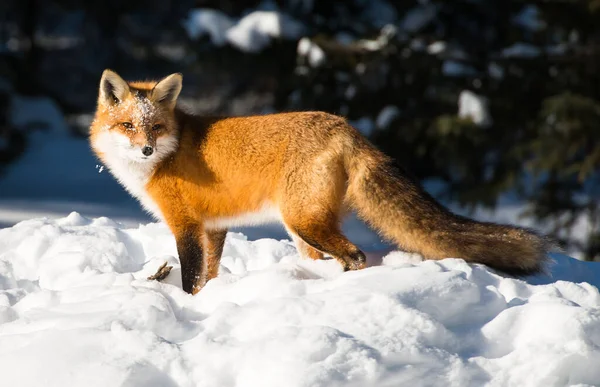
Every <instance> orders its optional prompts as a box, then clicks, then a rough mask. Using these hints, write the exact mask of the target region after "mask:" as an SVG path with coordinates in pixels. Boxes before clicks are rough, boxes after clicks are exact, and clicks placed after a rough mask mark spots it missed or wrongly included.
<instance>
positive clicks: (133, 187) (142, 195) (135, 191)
mask: <svg viewBox="0 0 600 387" xmlns="http://www.w3.org/2000/svg"><path fill="white" fill-rule="evenodd" d="M105 162H106V166H107V167H108V169H109V170H110V172H111V173H112V174H113V176H114V177H115V178H116V179H117V180H118V181H119V183H121V185H122V186H123V187H124V188H125V189H126V190H127V192H129V193H130V194H131V195H132V196H133V197H135V198H136V199H137V200H139V202H140V204H141V205H142V207H143V208H144V209H145V210H146V211H147V212H148V213H149V214H150V215H152V216H154V217H155V218H156V219H157V220H164V219H163V215H162V213H161V211H160V209H159V208H158V205H157V204H156V203H155V202H154V200H152V198H151V197H150V195H149V194H148V192H147V191H146V184H148V181H149V180H150V178H151V177H152V173H154V168H155V167H156V165H155V164H154V163H138V162H133V161H129V160H117V161H113V160H110V159H107V160H106V161H105Z"/></svg>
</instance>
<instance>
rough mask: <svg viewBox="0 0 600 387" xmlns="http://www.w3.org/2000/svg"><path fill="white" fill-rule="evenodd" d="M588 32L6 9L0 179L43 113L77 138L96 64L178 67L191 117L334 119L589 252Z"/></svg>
mask: <svg viewBox="0 0 600 387" xmlns="http://www.w3.org/2000/svg"><path fill="white" fill-rule="evenodd" d="M599 26H600V0H581V1H577V0H545V1H510V0H471V1H466V0H463V1H459V0H457V1H436V0H430V1H427V0H420V1H410V0H406V1H393V0H346V1H316V0H278V1H274V0H273V1H267V0H263V1H259V0H239V1H234V0H195V1H194V0H179V1H176V0H148V1H140V0H132V1H121V0H102V1H99V0H54V1H53V0H2V2H1V3H0V182H1V180H2V173H3V171H4V172H6V171H8V170H9V169H10V168H11V165H14V164H15V163H16V162H18V160H19V158H20V157H22V155H23V153H24V152H27V150H28V146H30V141H29V139H30V137H31V136H32V133H33V132H35V131H43V130H44V125H43V122H44V120H45V119H46V118H47V116H48V115H49V114H50V115H52V114H55V115H56V114H59V115H60V116H61V117H64V120H65V121H64V122H65V123H66V124H67V128H68V129H67V130H68V131H69V132H70V134H71V135H72V136H80V137H85V136H86V133H87V130H88V125H89V122H90V120H91V114H92V113H93V110H94V107H95V100H96V92H97V85H98V82H99V79H100V75H101V72H102V70H103V69H105V68H112V69H114V70H116V71H117V72H119V73H120V74H121V75H122V76H123V77H124V78H126V79H140V78H142V79H143V78H160V77H162V76H165V75H167V74H169V73H172V72H182V73H183V74H184V89H183V94H182V98H183V100H184V101H185V102H186V103H188V104H191V105H193V107H194V109H195V110H197V111H200V112H206V113H211V114H214V113H219V114H232V115H242V114H264V113H269V112H276V111H286V110H310V109H319V110H325V111H328V112H332V113H336V114H340V115H343V116H346V117H347V118H348V120H349V121H350V122H351V123H352V124H353V125H354V126H355V127H357V128H358V129H359V130H361V131H362V132H363V133H364V134H365V135H367V136H368V137H369V138H370V139H371V140H372V141H373V142H374V143H375V144H376V145H377V146H378V147H379V148H380V149H382V150H384V151H385V152H386V153H388V154H389V155H391V156H392V157H394V158H395V159H396V160H397V161H398V162H399V163H400V164H401V165H403V166H405V167H406V168H407V169H408V170H410V171H411V172H412V173H413V174H414V175H415V176H416V177H417V178H419V179H421V181H423V182H424V184H425V186H426V187H427V188H428V189H430V190H432V191H435V192H434V193H435V195H436V196H437V197H438V198H440V199H441V200H443V201H444V202H445V203H454V204H455V205H458V206H462V207H466V208H476V207H480V206H487V207H491V208H493V207H494V206H497V205H498V204H499V203H502V202H514V203H519V204H520V205H521V207H520V208H521V209H522V210H521V215H522V216H523V217H526V218H528V219H532V221H533V222H534V223H535V224H539V225H542V228H543V229H544V230H546V231H548V232H550V233H552V234H553V235H554V236H556V237H557V238H559V239H560V241H561V242H563V243H564V244H565V246H567V247H569V248H570V249H574V250H576V251H579V252H581V256H582V257H584V258H585V259H588V260H594V259H600V208H599V203H600V202H599V199H598V198H599V197H600V196H599V194H600V180H599V173H598V166H599V165H600V71H599V70H600V27H599ZM32 106H36V107H37V108H36V109H37V110H36V111H38V114H37V115H34V116H35V117H37V118H36V119H37V121H36V120H35V119H23V116H27V115H28V114H29V113H28V112H33V110H34V109H33V107H32ZM23 111H24V112H25V113H23ZM40 111H41V112H43V113H39V112H40ZM17 112H18V113H17ZM57 112H58V113H57ZM32 115H33V113H32ZM23 178H27V177H26V176H24V177H23ZM57 184H59V183H58V182H57ZM498 211H502V207H501V206H499V207H498ZM578 222H583V223H584V224H585V227H584V228H583V229H582V228H579V229H578V230H580V231H578V232H577V233H574V232H572V230H573V229H574V227H573V226H574V225H575V224H576V223H578ZM581 230H583V231H581Z"/></svg>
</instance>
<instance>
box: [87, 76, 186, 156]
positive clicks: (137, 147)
mask: <svg viewBox="0 0 600 387" xmlns="http://www.w3.org/2000/svg"><path fill="white" fill-rule="evenodd" d="M181 81H182V77H181V74H171V75H169V76H167V77H165V78H163V79H161V80H160V81H158V82H129V83H128V82H126V81H124V80H123V79H122V78H121V77H120V76H119V75H117V74H116V73H115V72H113V71H111V70H104V73H103V74H102V79H101V80H100V89H99V93H98V106H97V109H96V115H95V118H94V121H93V123H92V126H91V143H92V148H93V149H94V151H96V153H98V154H99V155H100V156H101V158H102V159H110V160H111V161H114V162H116V161H118V160H123V161H129V162H135V163H149V164H155V163H156V162H158V161H160V160H162V159H164V157H165V156H167V155H169V154H170V153H172V152H174V151H175V149H176V148H177V145H178V135H177V130H178V129H177V127H176V123H175V116H174V109H175V104H176V102H177V97H178V96H179V92H180V91H181Z"/></svg>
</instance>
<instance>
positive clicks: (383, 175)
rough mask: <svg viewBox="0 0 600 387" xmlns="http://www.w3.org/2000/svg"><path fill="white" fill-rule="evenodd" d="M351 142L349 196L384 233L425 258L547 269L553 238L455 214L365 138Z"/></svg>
mask: <svg viewBox="0 0 600 387" xmlns="http://www.w3.org/2000/svg"><path fill="white" fill-rule="evenodd" d="M352 142H353V144H352V147H351V149H352V154H349V155H348V156H347V157H346V160H345V164H346V170H347V173H348V177H349V184H348V193H347V198H348V200H349V203H350V205H351V206H352V207H353V209H354V210H356V211H357V212H358V215H359V216H360V217H361V218H362V219H363V220H365V221H366V222H367V223H368V224H369V225H371V227H373V228H374V229H376V230H378V231H379V232H380V234H381V235H382V236H383V237H385V238H387V239H388V240H390V241H392V242H395V243H396V244H397V245H398V246H399V247H400V248H402V249H403V250H406V251H410V252H415V253H419V254H421V255H423V257H424V258H426V259H442V258H463V259H465V260H466V261H468V262H476V263H483V264H485V265H487V266H489V267H492V268H494V269H497V270H500V271H503V272H505V273H507V274H511V275H526V274H532V273H535V272H539V271H540V270H542V269H543V264H544V261H545V260H546V257H547V250H548V248H549V246H550V242H549V240H548V239H546V238H544V237H542V236H539V235H537V234H536V233H534V232H533V231H531V230H527V229H524V228H519V227H514V226H507V225H499V224H493V223H484V222H477V221H474V220H471V219H468V218H465V217H462V216H459V215H456V214H453V213H452V212H450V211H449V210H447V209H446V208H444V207H443V206H442V205H440V204H439V203H438V202H436V201H435V200H434V199H433V198H432V197H431V196H430V195H429V194H428V193H427V192H425V191H424V190H423V189H422V188H421V187H420V186H419V185H418V184H417V183H415V182H414V181H413V180H412V179H411V178H410V177H408V176H407V175H406V174H405V173H403V172H401V171H400V170H398V169H396V168H395V167H394V166H393V165H392V163H391V162H390V159H389V158H387V157H386V156H385V155H383V154H382V153H381V152H379V151H378V150H376V149H375V148H373V147H372V146H371V145H370V144H369V143H367V142H366V141H365V140H363V139H361V138H354V139H353V140H352Z"/></svg>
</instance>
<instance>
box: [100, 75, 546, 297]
mask: <svg viewBox="0 0 600 387" xmlns="http://www.w3.org/2000/svg"><path fill="white" fill-rule="evenodd" d="M180 89H181V78H180V77H178V76H170V77H167V78H165V79H164V80H162V81H160V82H158V83H157V82H134V83H129V84H126V83H125V82H124V81H122V80H121V79H120V77H118V76H117V75H116V74H114V73H112V72H105V74H104V75H103V80H102V81H101V86H100V96H99V102H98V109H97V112H96V117H95V120H94V123H93V124H92V127H91V136H90V138H91V144H92V148H93V149H94V150H95V152H96V153H97V155H98V157H99V158H100V159H101V160H103V161H104V162H105V163H107V165H108V166H109V169H110V170H111V172H112V173H113V174H115V176H116V177H117V178H118V179H119V181H121V182H122V183H123V184H124V185H125V186H126V188H127V189H128V190H129V191H130V192H131V193H132V194H133V195H134V196H136V197H137V198H138V199H139V200H140V201H141V202H142V204H143V205H144V206H145V207H146V208H149V209H150V210H151V211H153V213H154V214H155V215H157V216H160V217H162V218H163V219H164V221H165V222H166V223H167V224H168V225H169V227H170V228H171V230H172V232H173V234H174V235H175V238H176V240H177V249H178V252H179V255H180V260H181V264H182V276H183V287H184V289H185V290H186V291H188V292H192V293H196V292H197V291H199V290H200V289H201V288H202V286H203V285H204V284H205V283H206V281H208V280H209V279H211V278H214V277H215V276H216V275H217V270H218V263H219V259H220V255H221V252H222V248H223V243H224V239H225V233H226V229H227V227H228V225H231V224H236V225H237V224H238V222H246V223H247V222H250V223H253V222H259V221H265V220H271V218H277V219H279V220H280V221H282V222H283V223H284V224H285V226H286V228H287V229H288V231H289V232H290V234H291V235H292V236H293V238H294V240H296V241H297V245H298V249H299V251H300V252H301V254H302V255H303V256H307V257H310V258H313V259H319V258H322V256H323V253H326V254H329V255H331V256H333V257H334V258H336V259H337V260H338V261H340V263H341V264H342V265H343V267H344V268H345V269H360V268H363V267H364V266H365V256H364V254H363V253H362V252H361V251H360V250H359V249H358V248H357V247H356V246H355V245H353V244H352V243H351V242H350V241H348V239H347V238H346V237H345V236H344V235H343V234H342V233H341V231H340V221H341V218H342V216H343V213H344V212H345V210H346V208H347V207H348V206H349V207H350V208H353V209H355V210H357V211H358V213H359V215H360V216H361V217H362V218H363V219H365V220H366V221H367V222H369V223H370V224H371V225H372V226H373V227H374V228H375V229H377V230H379V231H380V232H381V234H382V235H383V236H385V237H387V238H388V239H390V240H391V241H393V242H395V243H397V244H398V245H399V246H402V247H404V248H405V249H407V250H410V251H414V252H419V253H421V254H423V255H424V256H425V257H426V258H430V259H440V258H445V257H462V258H465V259H467V260H470V261H472V262H483V263H486V264H488V265H490V266H492V267H496V268H499V269H501V270H505V271H508V272H515V273H521V272H531V271H536V270H538V269H539V268H540V265H541V262H542V261H543V259H544V256H545V244H544V240H543V239H542V238H539V237H537V236H536V235H535V234H533V233H531V232H529V231H527V230H523V229H519V228H515V227H511V226H498V225H491V224H484V223H478V222H474V221H472V220H468V219H466V218H462V217H459V216H456V215H454V214H452V213H450V212H449V211H447V210H445V209H444V208H443V207H441V206H440V205H439V204H438V203H437V202H435V201H434V200H433V199H432V198H430V197H429V196H428V195H427V194H426V193H425V192H424V191H423V190H422V189H421V188H420V187H419V186H418V185H417V184H415V183H414V182H412V181H411V180H410V179H408V178H407V177H406V176H405V174H403V173H402V172H401V171H397V170H394V169H393V167H391V166H390V160H389V159H388V158H387V157H386V156H385V155H383V154H382V153H380V152H379V151H378V150H376V149H375V148H374V147H373V146H372V145H370V144H369V143H368V142H367V141H366V140H365V139H364V138H363V137H362V136H361V135H360V134H359V133H358V132H357V131H356V130H355V129H354V128H352V127H351V126H349V125H348V124H347V122H346V121H345V120H344V119H343V118H341V117H337V116H334V115H331V114H327V113H322V112H294V113H280V114H271V115H265V116H251V117H229V118H219V117H198V116H195V115H193V114H189V113H186V112H185V111H183V110H181V109H179V108H176V107H175V101H176V99H177V94H178V93H179V90H180ZM140 98H141V101H142V102H143V103H142V102H140ZM144 98H145V99H144ZM146 102H149V103H151V104H152V106H155V109H152V114H151V115H150V116H151V117H148V115H147V114H146V116H145V117H142V119H140V118H139V117H140V114H139V109H140V106H142V107H143V106H145V105H144V103H146ZM140 104H141V105H140ZM142 121H144V122H142ZM123 122H132V124H133V125H134V126H135V127H136V128H135V129H134V130H133V131H131V130H129V131H125V133H126V135H127V138H129V139H130V144H131V145H130V146H131V149H133V151H132V152H133V153H132V154H130V153H127V152H129V151H128V150H125V151H123V152H125V153H126V157H131V158H133V161H131V162H130V161H127V163H129V164H127V165H128V167H127V168H129V169H125V170H121V164H119V160H118V158H119V157H121V154H120V153H117V152H116V151H115V153H113V151H112V150H111V148H110V146H109V145H107V143H106V138H113V137H115V138H117V139H119V140H118V141H122V137H119V136H120V135H119V134H118V133H117V134H115V133H113V132H114V131H117V132H123V125H122V123H123ZM156 123H159V124H160V125H161V126H162V128H161V129H160V130H159V131H152V130H151V129H150V128H151V127H152V126H153V125H155V124H156ZM110 136H113V137H110ZM161 138H162V139H163V140H161ZM167 140H168V141H167ZM175 140H176V142H177V145H176V146H175V147H174V149H173V150H170V148H169V147H170V146H171V145H170V144H171V142H172V141H175ZM161 141H163V142H162V144H163V145H164V146H163V148H165V147H166V148H168V149H169V152H168V153H165V154H164V155H163V154H160V157H158V158H156V159H155V160H154V161H152V163H153V164H151V165H152V168H151V170H150V171H149V172H147V171H146V169H145V168H147V167H146V165H147V164H143V163H145V162H146V161H145V159H144V161H143V163H141V164H137V163H138V161H137V159H136V157H137V156H136V154H137V153H135V152H136V149H139V147H141V146H143V145H140V144H147V143H148V144H154V145H151V146H155V147H157V149H156V152H159V153H160V152H161ZM125 148H127V146H125ZM119 149H120V148H119ZM119 152H120V151H119ZM164 152H166V151H164ZM140 157H141V156H140ZM123 163H125V162H123ZM142 170H143V171H145V172H144V173H145V174H144V173H141V172H140V173H141V175H140V176H141V177H140V178H139V179H138V180H136V179H133V178H131V179H130V177H129V175H127V174H128V173H131V174H132V175H135V176H137V175H136V173H138V172H139V171H142ZM138 177H139V176H138ZM138 181H139V182H142V183H143V184H142V183H140V184H142V186H141V187H140V190H137V188H136V186H135V184H136V182H138ZM511 250H513V251H516V252H518V254H522V255H523V260H522V262H519V261H518V257H515V254H514V253H513V252H511ZM486 251H488V252H489V254H488V256H486Z"/></svg>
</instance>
